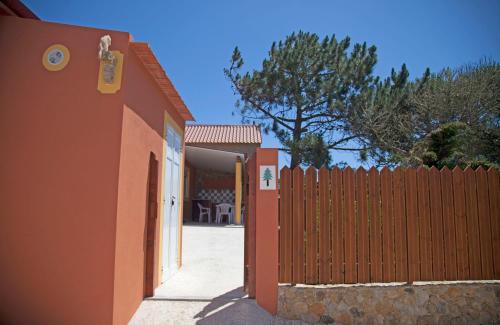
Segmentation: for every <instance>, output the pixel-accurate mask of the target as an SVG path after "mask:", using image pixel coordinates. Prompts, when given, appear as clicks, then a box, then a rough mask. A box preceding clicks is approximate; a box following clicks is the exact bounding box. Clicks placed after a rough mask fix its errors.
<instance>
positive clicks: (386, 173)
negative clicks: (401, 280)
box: [380, 167, 396, 282]
mask: <svg viewBox="0 0 500 325" xmlns="http://www.w3.org/2000/svg"><path fill="white" fill-rule="evenodd" d="M380 189H381V202H382V239H383V248H382V273H383V279H384V282H392V281H394V280H395V278H396V273H395V265H394V216H393V212H394V211H393V201H392V172H391V171H390V170H389V168H387V167H384V168H383V169H382V171H381V172H380Z"/></svg>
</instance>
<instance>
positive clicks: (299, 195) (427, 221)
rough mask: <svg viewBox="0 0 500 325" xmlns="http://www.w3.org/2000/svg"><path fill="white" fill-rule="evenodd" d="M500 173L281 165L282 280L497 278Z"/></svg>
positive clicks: (499, 269) (366, 281)
mask: <svg viewBox="0 0 500 325" xmlns="http://www.w3.org/2000/svg"><path fill="white" fill-rule="evenodd" d="M318 174H319V175H318ZM499 176H500V173H499V172H498V171H497V170H495V169H489V170H488V171H485V170H484V169H483V168H478V169H476V170H475V171H474V170H472V169H471V168H467V169H465V170H464V171H463V170H461V169H460V168H455V169H453V171H450V170H449V169H448V168H444V169H442V170H441V171H440V170H438V169H437V168H434V167H433V168H431V169H426V168H422V167H421V168H418V169H402V168H396V169H395V170H393V171H391V170H390V169H387V168H384V169H382V170H381V172H379V171H378V170H377V169H375V168H372V169H370V170H369V171H368V172H367V171H366V170H364V169H363V168H359V169H357V170H353V169H351V168H346V169H344V170H340V169H338V168H335V169H333V170H328V169H326V168H321V169H320V170H319V172H318V171H317V170H316V169H315V168H312V167H311V168H309V169H307V170H306V172H305V175H304V172H303V170H302V169H300V168H295V169H294V170H293V171H292V170H290V169H289V168H287V167H285V168H283V169H282V170H281V172H280V209H279V210H280V220H279V222H280V227H279V228H280V233H279V282H281V283H306V284H318V283H322V284H327V283H369V282H394V281H397V282H412V281H431V280H432V281H439V280H476V279H500V183H499V181H500V178H499Z"/></svg>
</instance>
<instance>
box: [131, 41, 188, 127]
mask: <svg viewBox="0 0 500 325" xmlns="http://www.w3.org/2000/svg"><path fill="white" fill-rule="evenodd" d="M130 47H131V48H132V50H133V51H134V53H135V54H136V55H137V57H138V58H139V60H140V61H141V62H142V64H143V65H144V67H145V68H146V70H148V72H149V74H150V75H151V76H152V77H153V79H154V80H155V82H156V84H157V85H158V87H159V88H160V90H161V91H162V93H163V94H164V95H165V97H167V99H168V100H169V101H170V103H172V106H174V108H175V110H176V111H177V112H178V113H179V115H180V116H181V117H182V118H183V119H184V120H185V121H194V117H193V114H191V111H190V110H189V109H188V108H187V106H186V104H185V103H184V101H183V100H182V98H181V96H180V95H179V93H178V92H177V90H176V89H175V87H174V85H173V83H172V81H171V80H170V78H169V77H168V76H167V74H166V73H165V70H163V67H162V66H161V65H160V63H159V62H158V59H157V58H156V56H155V55H154V53H153V51H151V48H150V47H149V44H148V43H144V42H130Z"/></svg>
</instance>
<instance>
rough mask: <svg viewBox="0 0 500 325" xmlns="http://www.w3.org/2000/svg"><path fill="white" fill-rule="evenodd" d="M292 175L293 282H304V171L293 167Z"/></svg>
mask: <svg viewBox="0 0 500 325" xmlns="http://www.w3.org/2000/svg"><path fill="white" fill-rule="evenodd" d="M292 177H293V193H292V195H293V199H292V201H293V205H292V209H293V212H292V215H293V225H292V228H293V257H292V258H293V279H292V280H293V281H292V282H293V283H304V280H305V278H304V253H305V252H304V172H303V171H302V169H301V168H300V167H295V168H294V170H293V172H292Z"/></svg>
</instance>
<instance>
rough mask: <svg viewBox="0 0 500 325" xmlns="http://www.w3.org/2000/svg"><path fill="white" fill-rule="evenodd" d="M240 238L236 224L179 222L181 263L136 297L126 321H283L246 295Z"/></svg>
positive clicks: (143, 324)
mask: <svg viewBox="0 0 500 325" xmlns="http://www.w3.org/2000/svg"><path fill="white" fill-rule="evenodd" d="M243 242H244V229H243V228H242V227H238V226H225V227H224V226H213V225H212V226H208V225H197V224H190V225H184V227H183V266H182V268H181V269H180V271H179V272H178V273H177V274H175V275H174V276H173V277H172V278H171V279H169V280H168V281H166V282H165V283H164V284H163V285H161V286H160V287H159V288H158V289H156V291H155V297H153V298H152V299H149V300H145V301H143V302H142V304H141V306H140V307H139V309H138V310H137V312H136V314H135V315H134V317H133V318H132V320H131V321H130V324H132V325H160V324H161V325H164V324H176V325H177V324H182V325H184V324H202V325H205V324H252V325H253V324H273V325H274V324H284V323H285V322H284V321H283V320H280V319H277V318H275V317H273V316H272V315H270V314H269V313H268V312H267V311H265V310H264V309H262V308H260V307H259V306H258V305H257V304H256V303H255V301H254V300H253V299H247V298H246V295H245V293H244V292H243ZM289 323H290V322H286V324H289ZM290 324H299V323H298V322H291V323H290Z"/></svg>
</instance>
